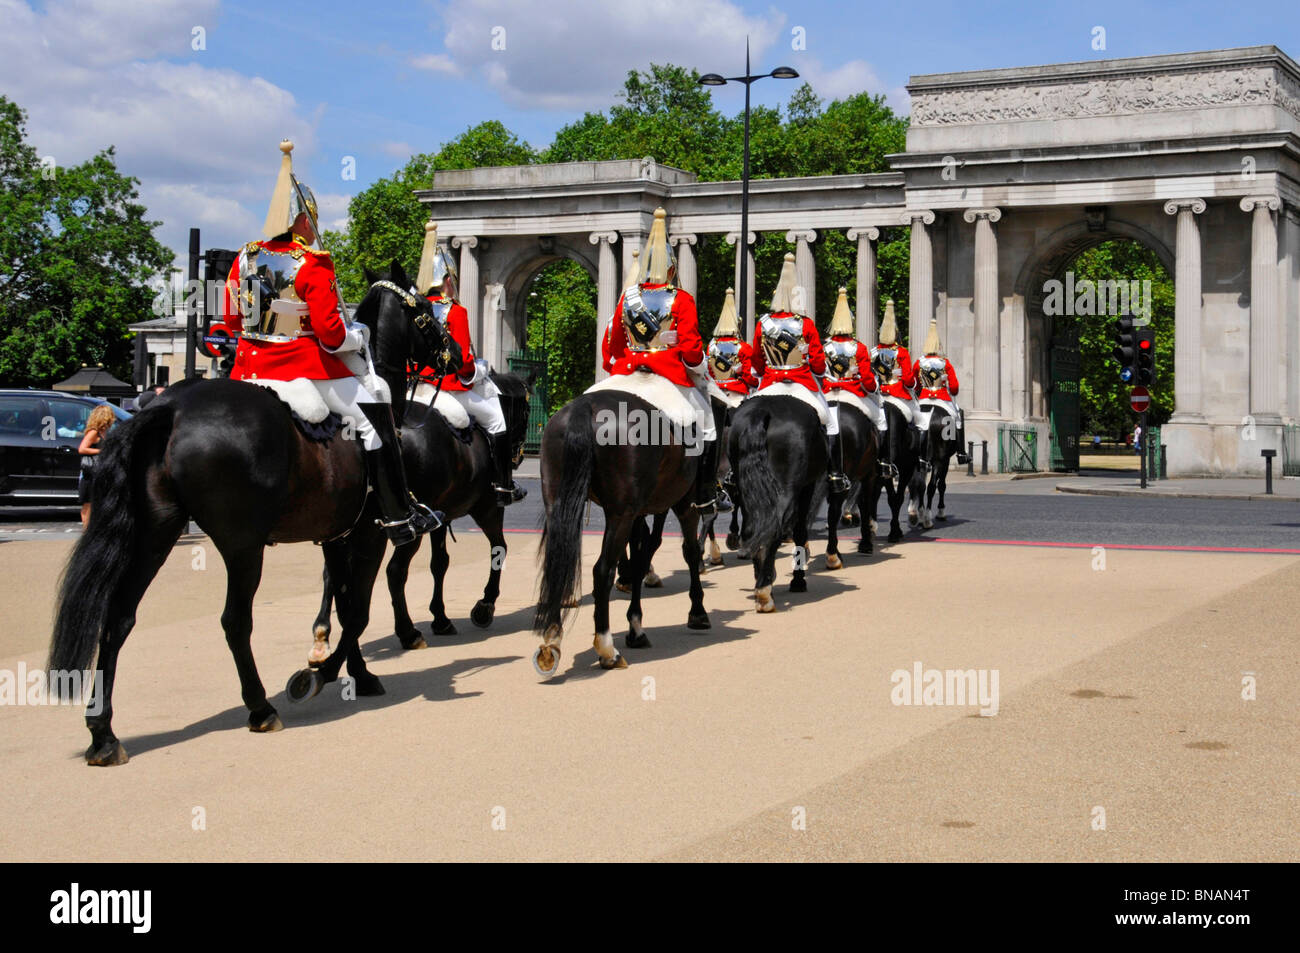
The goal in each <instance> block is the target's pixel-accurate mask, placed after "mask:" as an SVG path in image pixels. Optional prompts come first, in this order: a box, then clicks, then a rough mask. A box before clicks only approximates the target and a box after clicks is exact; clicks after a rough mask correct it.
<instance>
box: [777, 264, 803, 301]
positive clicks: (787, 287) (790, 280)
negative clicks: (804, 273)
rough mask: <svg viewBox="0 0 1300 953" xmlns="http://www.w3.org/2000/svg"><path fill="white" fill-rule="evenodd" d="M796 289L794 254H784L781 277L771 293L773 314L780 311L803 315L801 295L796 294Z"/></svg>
mask: <svg viewBox="0 0 1300 953" xmlns="http://www.w3.org/2000/svg"><path fill="white" fill-rule="evenodd" d="M798 287H799V280H798V277H797V276H796V275H795V271H794V252H786V253H785V261H784V262H783V263H782V264H781V277H780V279H779V280H778V281H777V283H776V290H775V291H773V292H772V313H773V314H776V313H777V312H780V311H788V312H790V313H791V314H803V310H802V298H803V295H802V293H796V289H797V288H798ZM797 299H799V300H797Z"/></svg>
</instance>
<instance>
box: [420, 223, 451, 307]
mask: <svg viewBox="0 0 1300 953" xmlns="http://www.w3.org/2000/svg"><path fill="white" fill-rule="evenodd" d="M415 290H416V291H418V292H419V293H420V294H422V295H429V294H432V293H433V292H435V291H437V292H439V293H440V294H442V295H443V297H446V298H454V297H456V262H455V261H453V260H452V257H451V254H450V253H449V252H448V251H447V249H446V248H444V247H443V246H442V245H439V244H438V224H437V223H436V222H432V221H430V222H425V223H424V247H422V248H421V249H420V268H419V270H418V271H417V272H416V275H415Z"/></svg>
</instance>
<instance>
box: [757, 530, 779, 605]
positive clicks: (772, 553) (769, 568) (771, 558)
mask: <svg viewBox="0 0 1300 953" xmlns="http://www.w3.org/2000/svg"><path fill="white" fill-rule="evenodd" d="M775 581H776V545H775V541H771V542H766V543H762V544H761V545H759V547H758V550H757V552H756V553H755V554H754V602H755V608H756V609H757V610H758V611H759V612H775V611H776V602H775V601H774V600H773V599H772V583H774V582H775Z"/></svg>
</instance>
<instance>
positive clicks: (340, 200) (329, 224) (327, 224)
mask: <svg viewBox="0 0 1300 953" xmlns="http://www.w3.org/2000/svg"><path fill="white" fill-rule="evenodd" d="M351 201H352V196H350V195H340V194H338V193H334V192H317V193H316V206H317V208H316V215H317V217H318V218H319V219H320V227H321V228H329V229H333V230H334V231H342V230H343V229H345V228H347V227H348V203H349V202H351Z"/></svg>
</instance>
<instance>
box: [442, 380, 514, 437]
mask: <svg viewBox="0 0 1300 953" xmlns="http://www.w3.org/2000/svg"><path fill="white" fill-rule="evenodd" d="M443 393H444V394H446V395H447V396H448V397H450V398H452V399H453V400H454V401H456V403H458V404H460V405H461V406H462V407H464V408H465V412H466V413H467V414H469V416H470V419H471V420H472V421H474V423H476V424H478V425H479V426H480V427H482V428H483V429H484V430H486V431H487V432H488V433H490V434H499V433H505V432H506V415H505V414H503V413H502V412H501V399H500V398H499V397H497V396H496V395H495V394H493V395H492V396H491V397H487V396H485V395H483V394H480V393H477V388H475V389H474V390H449V391H443Z"/></svg>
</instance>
